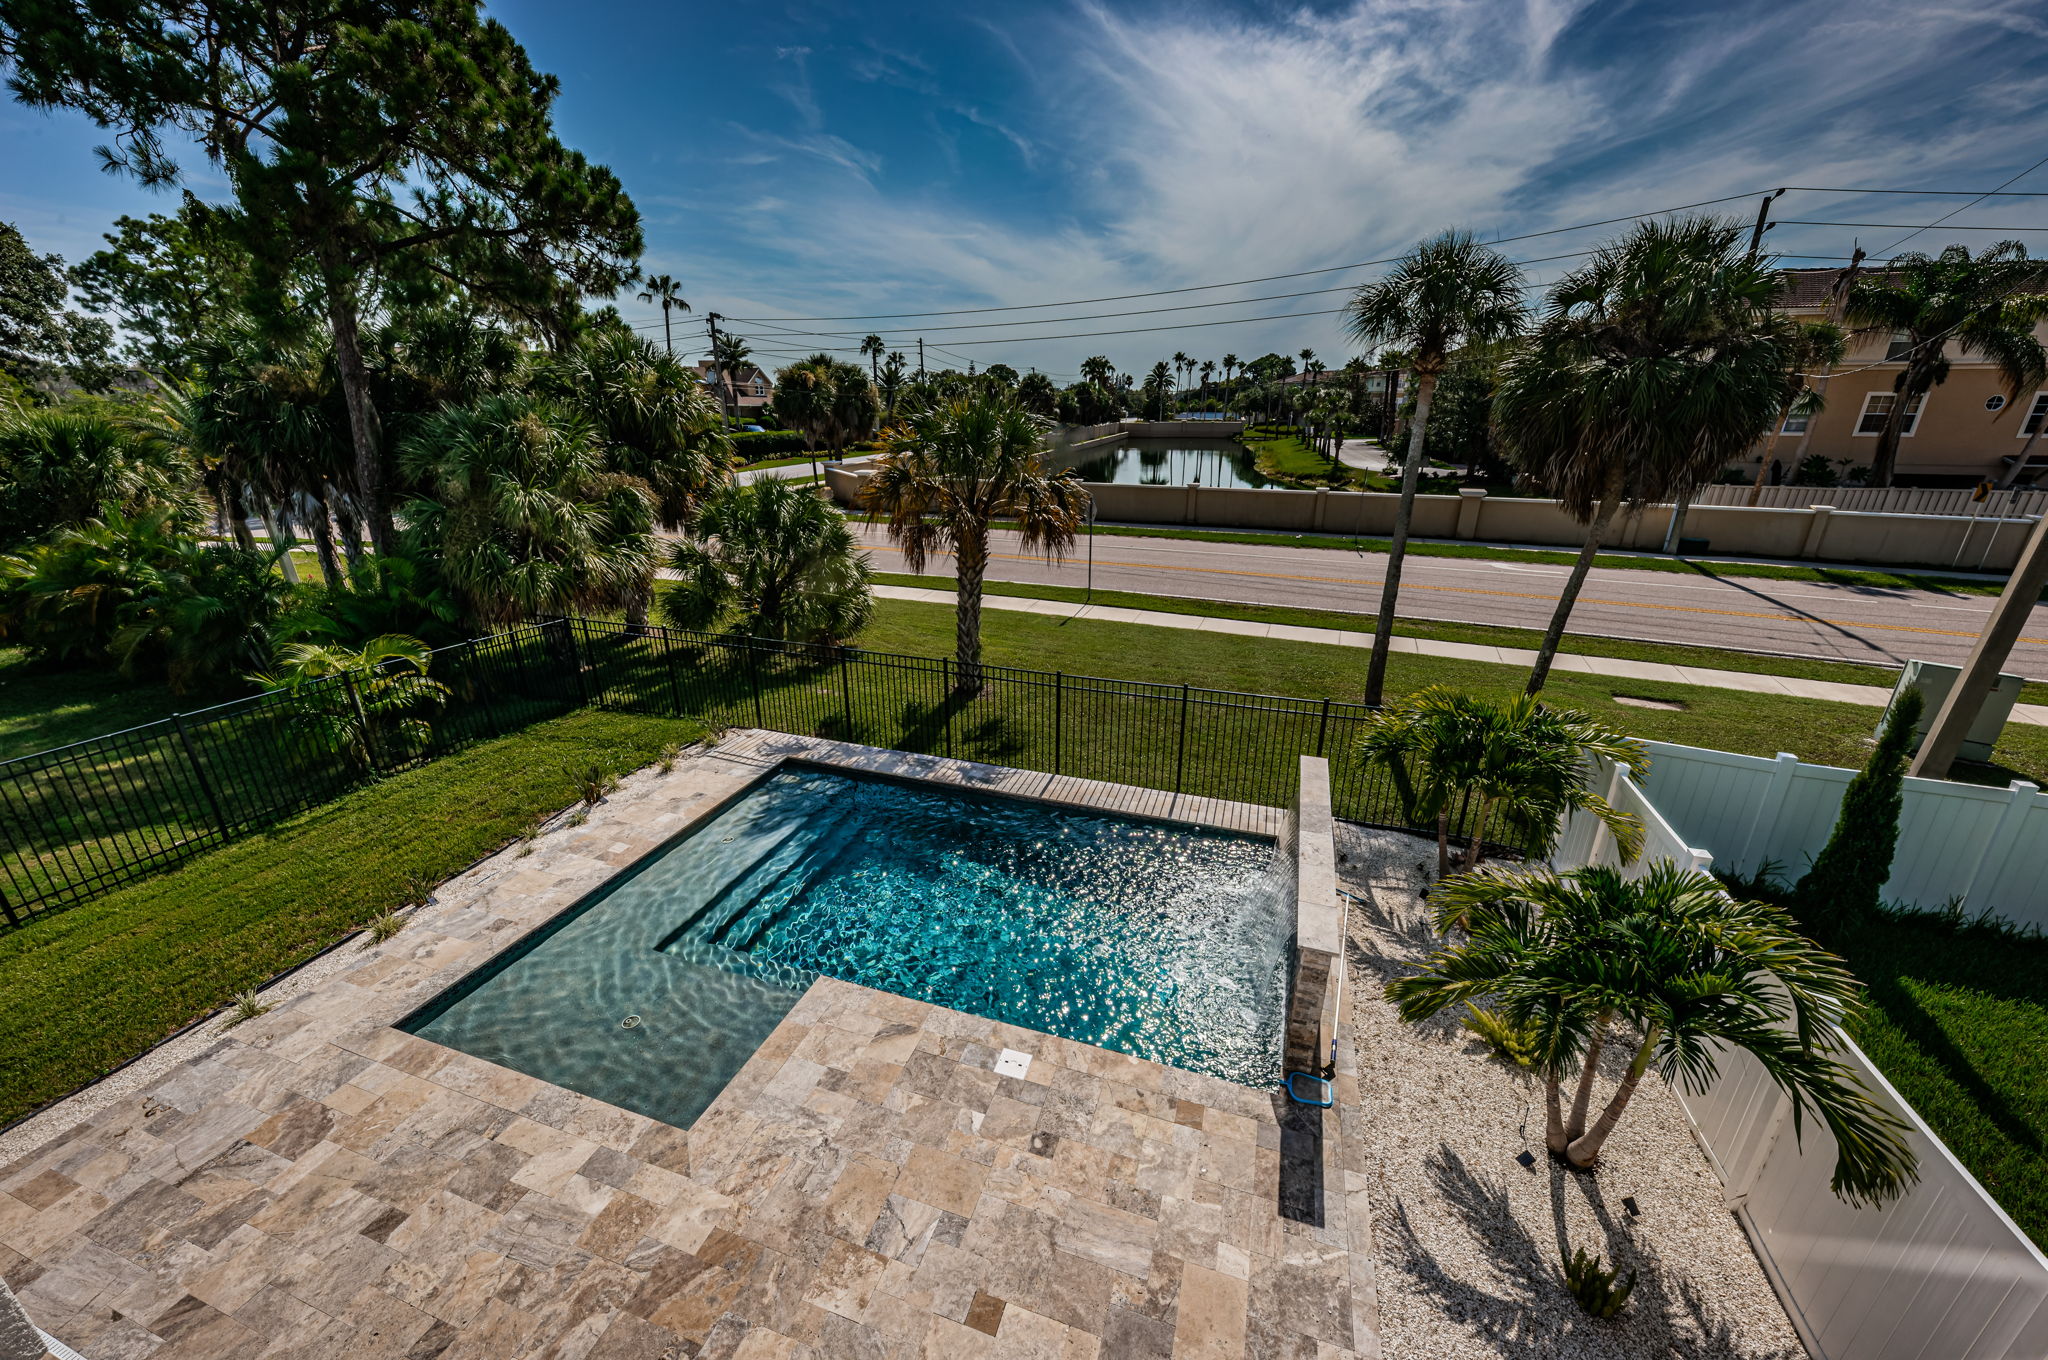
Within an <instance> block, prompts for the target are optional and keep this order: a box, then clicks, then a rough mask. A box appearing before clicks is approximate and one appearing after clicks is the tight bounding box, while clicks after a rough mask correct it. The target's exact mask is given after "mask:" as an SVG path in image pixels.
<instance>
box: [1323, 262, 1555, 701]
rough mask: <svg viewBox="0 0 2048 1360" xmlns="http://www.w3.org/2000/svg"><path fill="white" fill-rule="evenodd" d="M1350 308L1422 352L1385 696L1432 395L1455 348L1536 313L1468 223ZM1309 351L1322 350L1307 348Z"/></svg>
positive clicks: (1498, 336) (1397, 535)
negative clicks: (1530, 311)
mask: <svg viewBox="0 0 2048 1360" xmlns="http://www.w3.org/2000/svg"><path fill="white" fill-rule="evenodd" d="M1348 310H1349V313H1350V316H1349V322H1350V329H1351V334H1352V335H1353V336H1354V337H1355V338H1356V339H1357V340H1358V342H1359V343H1360V344H1362V345H1364V346H1366V347H1367V348H1374V349H1377V348H1382V347H1386V346H1399V347H1401V348H1403V349H1408V350H1411V351H1413V358H1412V359H1411V360H1410V363H1409V368H1410V369H1411V371H1413V372H1414V374H1415V416H1414V418H1413V420H1411V421H1410V423H1409V428H1408V453H1407V456H1406V457H1405V458H1404V459H1403V460H1402V462H1401V500H1400V504H1399V505H1397V506H1396V507H1395V510H1394V534H1393V541H1392V542H1391V543H1390V544H1389V545H1388V547H1387V574H1386V580H1385V582H1384V583H1383V584H1382V585H1381V587H1380V608H1379V615H1378V617H1376V618H1375V619H1374V620H1373V635H1372V660H1371V662H1370V663H1369V664H1368V666H1367V667H1366V673H1365V702H1366V703H1368V704H1377V703H1379V702H1380V698H1381V696H1382V694H1383V693H1384V692H1385V689H1386V683H1387V658H1388V655H1389V653H1390V651H1391V649H1392V646H1393V640H1394V613H1395V609H1396V607H1397V606H1398V605H1399V604H1400V601H1401V567H1402V564H1403V562H1404V561H1406V559H1407V555H1408V531H1409V527H1410V526H1411V525H1412V524H1413V522H1414V518H1415V488H1416V485H1417V484H1418V483H1419V482H1420V480H1421V478H1422V448H1423V432H1424V430H1425V429H1427V428H1428V425H1429V402H1430V398H1431V396H1432V395H1433V394H1434V393H1435V392H1436V385H1437V380H1438V379H1439V378H1441V377H1442V376H1443V371H1444V368H1445V366H1446V365H1447V364H1449V362H1450V356H1451V354H1452V353H1453V352H1454V351H1456V350H1458V349H1461V348H1463V347H1464V346H1466V345H1485V344H1493V343H1495V342H1497V341H1501V340H1505V339H1507V338H1508V337H1509V336H1512V335H1514V334H1516V333H1517V332H1519V331H1520V330H1521V329H1522V325H1523V322H1524V321H1525V319H1526V317H1527V311H1526V309H1525V308H1524V307H1523V305H1522V271H1521V270H1520V269H1519V268H1517V267H1516V265H1515V264H1514V262H1513V261H1511V260H1509V259H1508V258H1507V257H1506V256H1504V255H1502V254H1501V253H1500V252H1499V251H1496V250H1493V249H1491V248H1489V247H1487V246H1483V245H1481V244H1479V242H1477V241H1475V240H1474V239H1473V238H1472V236H1471V235H1470V234H1469V233H1466V232H1459V231H1447V232H1444V233H1442V234H1441V235H1439V236H1434V237H1432V238H1430V239H1429V240H1427V241H1424V242H1423V243H1422V244H1421V245H1418V246H1417V247H1415V249H1413V250H1411V251H1409V252H1408V253H1407V254H1406V255H1405V256H1403V257H1402V258H1401V260H1400V262H1399V263H1397V264H1396V265H1395V266H1394V268H1393V270H1392V271H1391V272H1390V273H1388V275H1387V276H1386V277H1385V278H1383V279H1379V280H1377V281H1375V282H1372V283H1368V284H1365V285H1364V286H1362V287H1361V288H1360V289H1359V290H1358V291H1357V292H1356V293H1355V294H1353V295H1352V298H1351V302H1350V305H1349V309H1348ZM1302 357H1303V359H1304V360H1308V359H1313V358H1314V357H1315V356H1314V352H1313V351H1310V350H1303V351H1302Z"/></svg>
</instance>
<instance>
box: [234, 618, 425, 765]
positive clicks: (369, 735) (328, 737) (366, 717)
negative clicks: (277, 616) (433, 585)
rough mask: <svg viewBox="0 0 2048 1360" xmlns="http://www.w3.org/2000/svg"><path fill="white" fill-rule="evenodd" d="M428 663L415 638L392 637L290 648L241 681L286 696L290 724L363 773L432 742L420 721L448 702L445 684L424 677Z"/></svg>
mask: <svg viewBox="0 0 2048 1360" xmlns="http://www.w3.org/2000/svg"><path fill="white" fill-rule="evenodd" d="M433 659H434V658H433V653H432V652H430V651H429V650H428V649H427V645H426V644H425V643H423V642H421V641H420V640H419V639H418V638H415V637H406V636H403V635H402V634H395V633H394V634H387V635H385V636H383V637H374V638H371V639H370V640H369V641H368V642H365V643H364V644H363V645H362V646H361V647H342V646H337V645H334V644H320V643H311V642H295V643H292V644H290V645H289V646H286V647H282V648H280V649H279V650H278V653H277V655H276V657H275V658H274V659H273V662H272V664H271V668H270V669H269V670H268V671H263V672H258V673H256V674H252V675H251V676H250V677H249V679H250V681H251V682H252V683H254V684H256V685H258V686H260V687H261V688H262V689H263V690H265V691H266V692H280V691H281V692H283V693H285V694H288V695H289V696H290V697H291V700H292V703H291V705H290V710H289V711H290V713H291V718H292V721H293V722H294V723H295V724H296V725H298V726H301V727H307V728H311V729H312V730H314V731H316V732H318V733H319V734H320V736H321V737H322V739H323V740H324V741H325V742H326V744H327V745H328V746H329V747H330V749H333V750H337V751H344V752H347V753H348V754H349V755H350V756H351V757H352V758H354V759H355V760H356V761H358V762H359V763H361V764H363V765H365V766H373V765H377V764H379V763H383V764H385V765H391V764H399V763H403V762H405V761H409V760H412V759H415V758H417V757H418V756H420V755H422V754H424V753H425V752H426V750H427V748H428V746H429V745H430V744H431V743H432V741H433V737H434V728H433V724H432V723H431V722H430V721H429V720H428V718H427V716H425V715H427V714H431V713H434V712H437V711H438V710H439V709H440V708H441V706H442V705H443V704H445V703H446V702H447V701H448V696H449V690H448V687H447V686H446V685H444V684H442V683H441V682H440V681H438V680H431V679H429V678H428V677H427V671H428V669H429V668H430V667H431V666H432V665H433ZM337 679H342V680H345V683H342V684H335V683H333V682H334V681H335V680H337Z"/></svg>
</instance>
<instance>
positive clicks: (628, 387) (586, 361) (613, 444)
mask: <svg viewBox="0 0 2048 1360" xmlns="http://www.w3.org/2000/svg"><path fill="white" fill-rule="evenodd" d="M530 385H531V387H532V389H533V390H535V391H537V392H540V393H543V394H545V395H548V396H550V397H552V398H553V399H554V400H555V401H556V402H558V403H559V404H560V405H561V407H562V408H563V409H564V410H567V411H571V412H574V413H575V414H576V415H578V416H581V417H583V418H584V419H585V420H586V421H588V423H589V425H590V430H591V434H592V436H593V438H594V439H595V440H596V442H597V445H598V448H599V451H600V456H601V457H602V458H603V460H604V465H605V467H606V468H607V469H608V470H610V471H612V472H616V473H623V474H625V475H626V476H629V477H637V478H639V479H640V480H641V481H643V482H645V483H646V484H647V487H648V489H649V490H650V491H652V492H653V493H654V504H655V518H656V520H657V521H658V522H659V523H660V525H661V527H662V528H664V529H668V530H670V531H675V530H678V529H681V528H684V527H685V526H687V525H688V524H689V522H690V520H691V518H692V517H693V516H694V515H695V513H696V506H697V503H698V501H700V500H701V499H703V497H704V496H706V495H707V494H709V493H710V492H711V490H712V489H713V488H714V487H716V486H718V485H720V484H721V483H723V482H724V481H725V479H726V477H727V476H728V475H729V470H730V468H731V465H732V450H733V444H732V439H731V437H730V436H728V435H727V434H726V432H725V421H724V420H723V419H722V418H721V417H720V413H719V410H718V407H717V405H716V404H715V403H714V402H713V401H712V399H711V396H710V394H709V393H707V392H706V391H705V390H704V384H703V383H701V382H699V381H697V378H696V375H695V374H694V373H693V372H691V370H689V369H687V368H685V367H684V366H683V365H682V364H681V363H680V362H678V361H677V360H676V358H675V356H673V355H670V354H665V353H663V352H662V351H660V350H657V349H656V348H655V347H654V346H653V344H652V343H650V342H649V341H646V340H643V339H641V338H640V337H639V336H637V335H634V334H632V333H631V332H629V331H625V330H622V329H612V330H604V331H596V332H593V333H591V334H588V335H586V336H584V337H582V338H581V339H580V340H579V341H578V343H577V344H576V345H575V346H574V347H573V348H571V349H569V350H567V351H566V352H564V353H562V354H559V355H555V356H551V357H550V358H549V359H547V360H545V361H543V362H542V363H541V364H540V366H539V369H538V371H537V372H536V373H535V375H534V378H533V380H532V382H531V384H530ZM636 614H637V615H639V616H640V617H633V618H632V620H631V621H633V622H635V623H638V622H640V621H642V619H643V618H644V608H635V609H629V616H631V615H636Z"/></svg>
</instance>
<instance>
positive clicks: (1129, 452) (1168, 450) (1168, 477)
mask: <svg viewBox="0 0 2048 1360" xmlns="http://www.w3.org/2000/svg"><path fill="white" fill-rule="evenodd" d="M1053 465H1054V466H1055V467H1057V468H1073V469H1074V470H1075V471H1077V472H1079V473H1080V474H1081V480H1082V481H1084V482H1122V483H1125V484H1127V485H1133V486H1186V485H1188V484H1189V483H1190V482H1200V483H1201V484H1202V485H1203V486H1223V487H1254V488H1256V487H1267V486H1278V485H1280V483H1278V482H1275V481H1274V480H1273V479H1272V478H1270V477H1266V476H1264V475H1262V474H1261V473H1260V472H1259V469H1258V467H1257V466H1256V465H1255V463H1254V461H1253V458H1252V452H1251V450H1250V449H1248V448H1246V447H1245V446H1244V445H1242V444H1240V443H1238V442H1237V441H1236V440H1234V439H1195V438H1190V437H1186V436H1180V437H1176V438H1172V439H1126V440H1124V441H1123V442H1122V443H1121V444H1116V445H1113V446H1111V447H1108V448H1100V449H1086V450H1084V451H1082V452H1080V453H1076V454H1066V455H1059V454H1055V455H1054V456H1053Z"/></svg>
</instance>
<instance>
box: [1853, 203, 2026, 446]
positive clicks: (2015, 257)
mask: <svg viewBox="0 0 2048 1360" xmlns="http://www.w3.org/2000/svg"><path fill="white" fill-rule="evenodd" d="M2044 263H2048V262H2044V261H2042V260H2038V259H2030V258H2029V257H2028V255H2027V248H2026V247H2025V246H2023V245H2021V244H2020V243H2019V242H2018V241H2001V242H1999V243H1998V244H1997V245H1995V246H1988V247H1986V248H1985V249H1984V251H1983V252H1982V253H1981V254H1978V255H1974V256H1973V255H1971V254H1970V248H1969V247H1968V246H1950V247H1949V248H1948V249H1946V250H1944V251H1942V252H1941V254H1939V255H1936V256H1927V255H1922V254H1920V253H1919V252H1917V251H1914V252H1910V253H1908V254H1905V255H1896V256H1893V257H1892V261H1891V264H1890V265H1889V267H1888V268H1887V269H1886V270H1885V272H1884V273H1882V274H1880V275H1878V276H1877V277H1875V278H1870V277H1868V276H1866V277H1865V279H1864V280H1863V281H1861V282H1859V283H1857V284H1856V285H1855V286H1854V287H1853V288H1851V289H1850V290H1849V305H1848V309H1847V312H1846V317H1847V319H1848V321H1849V324H1850V325H1852V326H1856V327H1859V328H1861V329H1863V330H1865V331H1876V332H1878V333H1880V334H1885V335H1890V336H1894V337H1897V338H1900V339H1903V340H1904V341H1906V344H1907V347H1906V351H1905V364H1906V366H1905V367H1904V368H1902V369H1900V370H1899V374H1898V376H1897V377H1896V378H1894V379H1893V380H1892V391H1893V393H1895V395H1894V396H1893V398H1892V405H1891V410H1890V411H1889V412H1888V413H1887V414H1886V416H1885V422H1884V429H1883V430H1882V431H1881V432H1880V433H1879V434H1878V436H1877V448H1876V450H1875V451H1874V452H1873V454H1872V455H1871V460H1870V477H1869V480H1868V482H1867V485H1870V486H1890V485H1891V484H1892V473H1893V470H1894V469H1895V468H1896V467H1897V465H1898V460H1899V440H1900V438H1901V437H1902V436H1904V434H1905V432H1906V425H1907V423H1908V421H1909V420H1910V419H1911V415H1912V411H1913V410H1914V408H1916V407H1917V406H1918V405H1919V404H1920V403H1921V402H1923V401H1925V400H1926V399H1927V394H1928V393H1929V392H1931V391H1932V390H1934V389H1935V388H1936V387H1939V386H1940V385H1941V384H1942V383H1944V382H1946V381H1948V373H1949V358H1948V347H1949V346H1950V345H1951V344H1953V345H1954V346H1955V347H1956V348H1957V349H1958V350H1959V351H1960V352H1962V353H1963V354H1974V355H1978V356H1980V357H1982V358H1984V359H1987V360H1989V361H1990V362H1991V366H1992V367H1993V368H1995V369H1996V370H1998V377H1999V380H2000V381H2001V382H2002V383H2004V384H2005V390H2006V396H2007V406H2008V407H2011V406H2013V405H2014V404H2016V403H2017V402H2018V401H2019V399H2020V395H2021V393H2022V392H2024V391H2032V390H2033V389H2034V388H2036V387H2039V386H2040V385H2041V383H2042V381H2043V379H2044V377H2048V353H2044V352H2043V350H2042V348H2041V342H2040V341H2039V340H2036V339H2035V338H2034V323H2035V322H2036V321H2038V320H2040V319H2041V318H2042V317H2043V316H2048V292H2043V291H2042V286H2041V284H2042V271H2043V268H2044Z"/></svg>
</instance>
